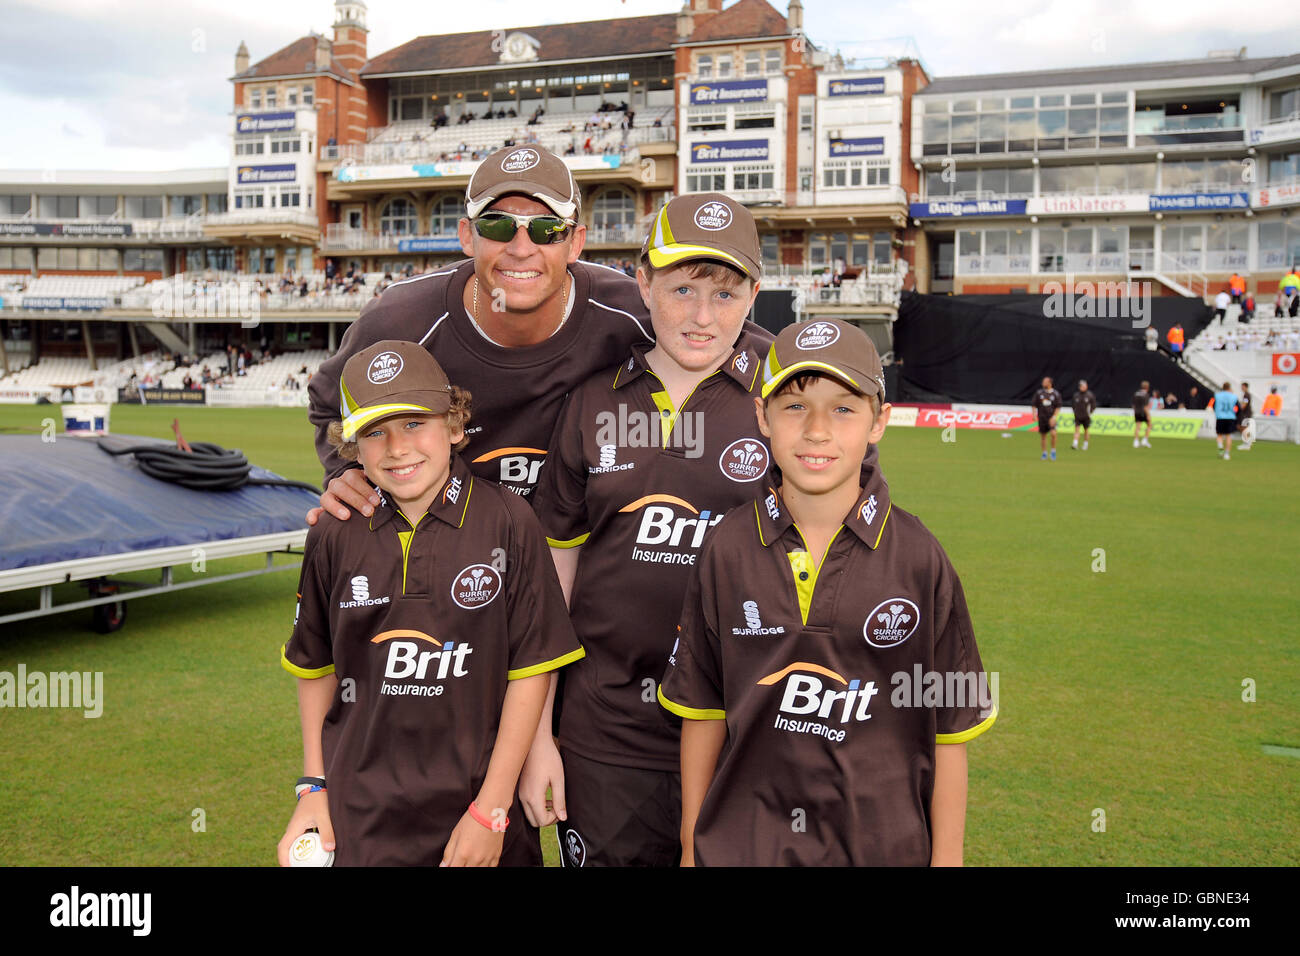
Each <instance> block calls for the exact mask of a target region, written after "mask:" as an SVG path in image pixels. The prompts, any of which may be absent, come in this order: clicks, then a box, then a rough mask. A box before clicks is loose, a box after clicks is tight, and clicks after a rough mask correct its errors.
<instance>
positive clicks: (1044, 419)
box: [1032, 377, 1062, 461]
mask: <svg viewBox="0 0 1300 956" xmlns="http://www.w3.org/2000/svg"><path fill="white" fill-rule="evenodd" d="M1061 404H1062V403H1061V393H1060V392H1058V391H1057V390H1056V389H1054V388H1052V380H1051V379H1050V378H1048V377H1044V378H1043V387H1042V388H1040V389H1039V390H1038V391H1036V392H1034V398H1033V402H1032V405H1033V409H1034V411H1035V412H1036V413H1037V414H1038V435H1039V444H1040V445H1042V449H1043V461H1047V437H1048V436H1049V435H1050V436H1051V438H1052V461H1056V416H1057V415H1058V414H1060V411H1061Z"/></svg>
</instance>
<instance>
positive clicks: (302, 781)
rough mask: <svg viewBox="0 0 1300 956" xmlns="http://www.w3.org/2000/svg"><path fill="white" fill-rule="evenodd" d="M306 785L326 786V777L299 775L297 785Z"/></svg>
mask: <svg viewBox="0 0 1300 956" xmlns="http://www.w3.org/2000/svg"><path fill="white" fill-rule="evenodd" d="M304 785H305V786H309V787H323V786H325V778H324V777H299V778H298V782H297V783H295V784H294V786H295V787H301V786H304Z"/></svg>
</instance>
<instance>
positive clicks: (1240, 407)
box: [1237, 382, 1255, 451]
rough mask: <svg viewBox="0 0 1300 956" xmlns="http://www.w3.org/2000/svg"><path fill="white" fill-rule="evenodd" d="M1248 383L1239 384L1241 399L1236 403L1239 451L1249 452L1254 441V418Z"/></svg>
mask: <svg viewBox="0 0 1300 956" xmlns="http://www.w3.org/2000/svg"><path fill="white" fill-rule="evenodd" d="M1251 405H1252V402H1251V397H1250V383H1249V382H1242V383H1241V399H1240V401H1238V403H1237V431H1239V432H1241V450H1242V451H1250V446H1251V445H1252V444H1253V443H1254V441H1255V416H1254V410H1253V409H1252V407H1251Z"/></svg>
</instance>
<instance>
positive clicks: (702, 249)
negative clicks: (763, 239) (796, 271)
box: [641, 193, 763, 279]
mask: <svg viewBox="0 0 1300 956" xmlns="http://www.w3.org/2000/svg"><path fill="white" fill-rule="evenodd" d="M641 251H642V252H643V253H646V254H648V255H649V256H650V265H652V266H654V267H655V268H656V269H665V268H667V267H668V266H673V265H676V264H677V263H679V262H688V261H690V260H692V259H719V260H721V261H722V262H726V263H728V264H730V265H733V266H735V267H736V268H737V269H739V270H740V271H741V272H743V273H745V275H747V276H749V277H750V278H751V279H757V278H759V277H760V276H761V275H762V273H763V266H762V252H761V251H760V247H759V243H758V226H757V225H756V224H755V223H754V216H753V214H752V213H751V212H750V211H749V210H748V209H746V208H745V207H744V206H742V205H741V204H740V203H738V202H736V200H734V199H731V198H730V197H728V196H724V195H723V194H722V193H691V194H689V195H686V196H678V197H677V198H676V199H674V200H672V202H668V203H664V205H663V208H661V209H660V210H659V215H657V216H655V221H654V224H653V225H652V226H651V227H650V235H648V236H647V237H646V240H645V244H644V245H643V246H642V247H641Z"/></svg>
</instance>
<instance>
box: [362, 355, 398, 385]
mask: <svg viewBox="0 0 1300 956" xmlns="http://www.w3.org/2000/svg"><path fill="white" fill-rule="evenodd" d="M401 371H402V357H401V356H400V355H398V354H397V353H396V352H380V353H379V354H378V355H376V356H375V357H374V358H373V359H371V360H370V367H369V368H368V369H366V378H368V379H369V380H370V383H371V384H372V385H383V384H384V383H385V382H391V381H392V380H393V379H395V378H397V376H398V375H399V374H400V373H401Z"/></svg>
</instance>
